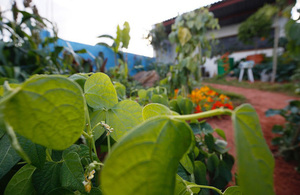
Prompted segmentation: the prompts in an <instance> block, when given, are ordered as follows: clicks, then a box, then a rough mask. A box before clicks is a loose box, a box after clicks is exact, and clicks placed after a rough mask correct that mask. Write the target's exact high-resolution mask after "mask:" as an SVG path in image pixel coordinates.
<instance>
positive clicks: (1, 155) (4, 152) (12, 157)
mask: <svg viewBox="0 0 300 195" xmlns="http://www.w3.org/2000/svg"><path fill="white" fill-rule="evenodd" d="M19 160H21V158H20V156H19V155H18V154H17V152H16V151H15V150H14V149H13V147H12V146H11V144H10V141H9V137H8V135H7V134H5V135H4V136H3V137H2V138H1V139H0V179H1V178H2V177H3V176H4V175H5V174H6V173H7V172H8V171H9V170H10V169H11V168H12V167H13V166H15V164H16V163H17V162H18V161H19Z"/></svg>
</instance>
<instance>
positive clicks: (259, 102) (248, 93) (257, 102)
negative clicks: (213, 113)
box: [208, 84, 300, 195]
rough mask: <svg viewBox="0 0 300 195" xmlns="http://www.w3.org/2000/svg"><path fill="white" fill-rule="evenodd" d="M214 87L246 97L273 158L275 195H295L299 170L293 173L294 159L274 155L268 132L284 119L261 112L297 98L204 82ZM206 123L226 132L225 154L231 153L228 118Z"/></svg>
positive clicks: (230, 128) (298, 186) (285, 104)
mask: <svg viewBox="0 0 300 195" xmlns="http://www.w3.org/2000/svg"><path fill="white" fill-rule="evenodd" d="M208 85H210V86H212V87H214V88H218V89H222V90H226V91H230V92H234V93H237V94H242V95H244V96H245V97H246V99H247V102H248V103H250V104H251V105H252V106H253V107H254V108H255V109H256V112H257V114H258V116H259V120H260V124H261V127H262V131H263V134H264V137H265V139H266V142H267V144H268V145H269V147H270V150H271V151H272V153H273V155H274V158H275V169H274V187H275V192H276V194H277V195H287V194H288V195H296V194H299V192H300V173H298V172H296V170H295V166H296V163H295V162H286V161H285V160H284V159H283V158H282V157H280V156H279V155H278V154H277V151H278V150H277V148H276V147H274V146H272V145H271V140H272V138H273V137H274V134H273V133H272V132H271V130H272V127H273V126H274V125H275V124H279V125H283V124H284V123H285V120H284V118H283V117H281V116H273V117H266V116H265V112H266V111H267V110H268V109H270V108H273V109H281V108H284V107H285V106H287V104H288V101H289V100H292V99H298V100H300V98H297V97H291V96H287V95H284V94H280V93H273V92H266V91H260V90H256V89H245V88H240V87H233V86H226V85H218V84H208ZM208 122H209V123H210V125H211V126H212V127H213V128H220V129H223V130H224V131H225V133H226V137H227V141H228V146H229V148H230V151H229V153H231V154H232V155H234V156H235V147H234V135H233V127H232V122H231V119H230V117H228V116H223V117H222V120H220V119H219V118H211V119H208Z"/></svg>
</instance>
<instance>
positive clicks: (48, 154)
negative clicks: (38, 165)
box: [46, 148, 53, 161]
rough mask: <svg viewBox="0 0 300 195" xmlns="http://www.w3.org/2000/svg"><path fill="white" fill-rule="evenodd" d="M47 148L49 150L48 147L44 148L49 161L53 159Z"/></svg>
mask: <svg viewBox="0 0 300 195" xmlns="http://www.w3.org/2000/svg"><path fill="white" fill-rule="evenodd" d="M49 150H50V149H49V148H47V149H46V156H47V158H48V160H49V161H53V160H52V157H51V155H50V153H49Z"/></svg>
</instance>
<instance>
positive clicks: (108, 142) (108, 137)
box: [107, 132, 110, 154]
mask: <svg viewBox="0 0 300 195" xmlns="http://www.w3.org/2000/svg"><path fill="white" fill-rule="evenodd" d="M107 147H108V154H110V135H109V132H108V135H107Z"/></svg>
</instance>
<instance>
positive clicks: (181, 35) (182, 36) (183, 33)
mask: <svg viewBox="0 0 300 195" xmlns="http://www.w3.org/2000/svg"><path fill="white" fill-rule="evenodd" d="M191 38H192V34H191V32H190V30H189V29H188V28H185V27H180V28H179V29H178V39H179V42H180V44H181V45H182V46H184V45H185V44H186V43H187V42H188V41H189V40H190V39H191Z"/></svg>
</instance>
